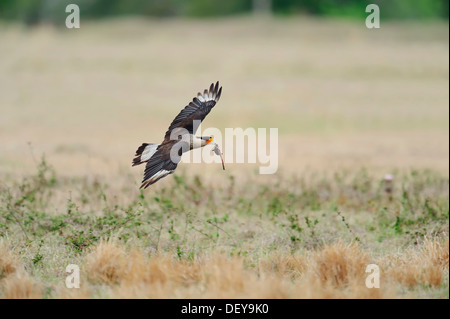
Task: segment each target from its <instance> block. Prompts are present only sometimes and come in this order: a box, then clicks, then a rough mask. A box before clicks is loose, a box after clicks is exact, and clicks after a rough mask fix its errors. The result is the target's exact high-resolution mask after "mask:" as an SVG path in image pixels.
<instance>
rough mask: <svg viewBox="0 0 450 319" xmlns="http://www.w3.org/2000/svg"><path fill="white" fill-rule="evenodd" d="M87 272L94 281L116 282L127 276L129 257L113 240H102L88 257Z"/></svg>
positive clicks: (90, 279)
mask: <svg viewBox="0 0 450 319" xmlns="http://www.w3.org/2000/svg"><path fill="white" fill-rule="evenodd" d="M86 258H87V262H86V268H85V271H86V274H87V276H88V280H89V281H90V282H92V283H100V284H116V283H119V281H120V280H121V279H122V278H124V277H126V276H127V274H128V272H129V269H128V264H129V263H128V257H127V255H126V253H125V250H124V249H123V248H121V247H119V246H118V245H117V244H116V243H114V242H113V241H102V242H100V244H98V245H97V246H96V247H95V248H94V249H93V250H92V251H91V252H90V253H89V255H88V256H87V257H86Z"/></svg>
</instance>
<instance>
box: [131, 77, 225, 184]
mask: <svg viewBox="0 0 450 319" xmlns="http://www.w3.org/2000/svg"><path fill="white" fill-rule="evenodd" d="M221 94H222V87H220V88H219V82H216V84H215V85H214V83H212V84H211V86H210V88H209V91H208V90H205V91H204V92H203V94H202V93H200V92H199V93H198V94H197V97H194V99H193V100H192V102H190V103H189V104H188V105H187V106H186V107H185V108H184V109H183V110H182V111H181V112H180V113H179V114H178V115H177V116H176V117H175V119H174V120H173V121H172V124H170V126H169V129H168V130H167V132H166V135H165V136H164V140H163V141H162V142H161V144H150V143H143V144H142V145H141V146H140V147H139V148H138V149H137V151H136V155H135V158H134V159H133V165H132V166H136V165H139V164H142V163H147V165H146V166H145V172H144V179H143V180H142V185H141V187H140V188H147V187H148V186H150V185H152V184H154V183H156V182H157V181H159V180H160V179H161V178H163V177H166V176H167V175H169V174H172V173H173V172H174V171H175V169H176V168H177V165H178V163H179V162H180V160H181V155H182V154H183V153H185V152H188V151H190V150H192V149H195V148H200V147H203V146H205V145H208V144H210V143H211V142H213V141H214V138H213V137H212V136H202V137H197V136H195V135H194V134H195V132H196V131H197V128H198V125H199V124H200V123H201V121H203V119H204V118H205V117H206V115H208V113H209V112H210V111H211V109H212V108H213V107H214V105H216V103H217V102H218V101H219V99H220V95H221ZM213 144H214V145H215V146H216V148H215V149H214V151H215V152H216V154H219V152H220V151H219V149H218V147H217V144H215V143H213ZM222 165H223V161H222ZM224 169H225V167H224Z"/></svg>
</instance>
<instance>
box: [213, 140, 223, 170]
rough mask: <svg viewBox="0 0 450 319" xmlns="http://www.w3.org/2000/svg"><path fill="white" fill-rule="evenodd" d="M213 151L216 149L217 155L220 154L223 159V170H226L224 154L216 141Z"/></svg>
mask: <svg viewBox="0 0 450 319" xmlns="http://www.w3.org/2000/svg"><path fill="white" fill-rule="evenodd" d="M213 151H214V153H216V155H219V156H220V160H221V161H222V168H223V170H225V164H224V162H223V156H222V155H223V154H222V152H221V151H220V148H219V145H217V143H214V149H213Z"/></svg>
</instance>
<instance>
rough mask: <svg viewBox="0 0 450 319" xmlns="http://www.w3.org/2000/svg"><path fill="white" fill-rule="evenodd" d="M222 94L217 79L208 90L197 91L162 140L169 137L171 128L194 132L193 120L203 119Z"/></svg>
mask: <svg viewBox="0 0 450 319" xmlns="http://www.w3.org/2000/svg"><path fill="white" fill-rule="evenodd" d="M221 94H222V87H220V89H219V81H217V82H216V85H214V83H212V84H211V86H210V87H209V91H208V90H205V91H204V92H203V94H202V93H200V92H199V93H198V94H197V97H194V99H193V100H192V102H190V103H189V104H188V105H187V106H186V107H185V108H184V109H183V110H182V111H181V112H180V113H179V114H178V115H177V117H175V119H174V120H173V121H172V123H171V124H170V126H169V129H168V130H167V132H166V135H165V136H164V140H169V139H170V134H171V133H172V131H173V130H175V129H177V128H184V129H186V130H187V131H188V132H189V133H190V134H195V131H194V129H195V130H197V127H194V121H195V120H198V121H200V122H201V121H203V119H204V118H205V117H206V115H208V113H209V112H210V111H211V109H212V108H213V107H214V105H216V103H217V102H218V101H219V99H220V95H221Z"/></svg>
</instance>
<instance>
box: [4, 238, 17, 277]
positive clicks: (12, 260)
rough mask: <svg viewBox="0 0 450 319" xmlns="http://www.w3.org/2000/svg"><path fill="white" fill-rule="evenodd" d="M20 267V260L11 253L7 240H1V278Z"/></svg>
mask: <svg viewBox="0 0 450 319" xmlns="http://www.w3.org/2000/svg"><path fill="white" fill-rule="evenodd" d="M18 268H19V262H18V261H17V259H16V257H15V256H13V254H11V252H10V250H9V248H8V245H7V243H6V242H5V241H0V280H1V279H2V278H5V277H7V276H8V275H11V274H13V273H15V272H16V271H17V270H18Z"/></svg>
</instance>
